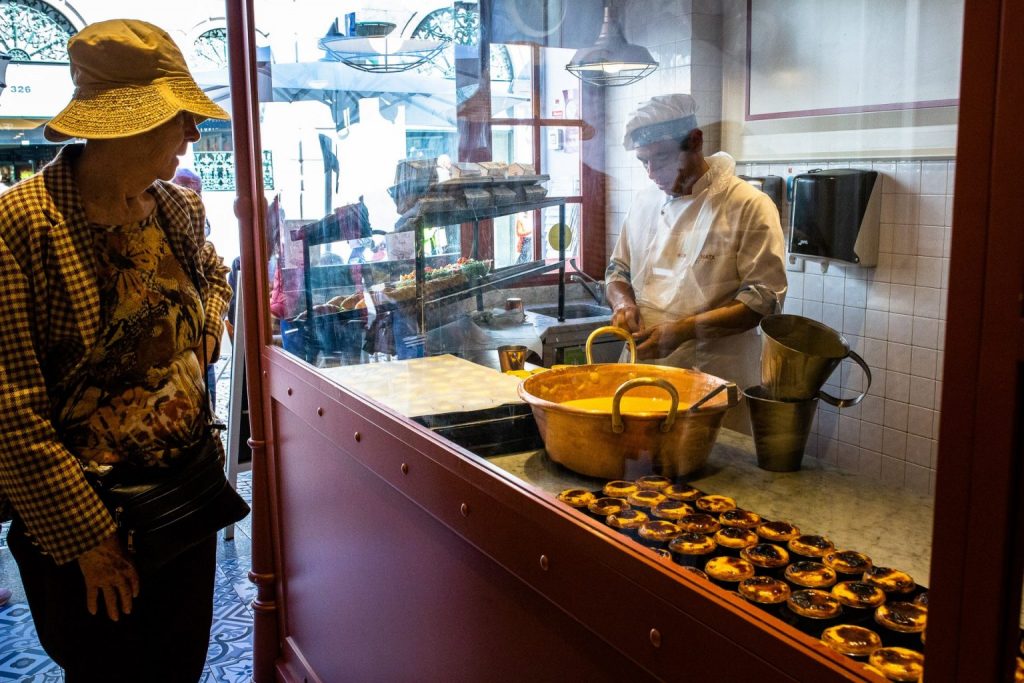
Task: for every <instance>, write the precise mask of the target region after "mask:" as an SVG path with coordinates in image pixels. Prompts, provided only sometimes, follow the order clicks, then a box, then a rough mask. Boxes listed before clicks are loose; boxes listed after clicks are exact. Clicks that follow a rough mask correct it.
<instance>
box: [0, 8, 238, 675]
mask: <svg viewBox="0 0 1024 683" xmlns="http://www.w3.org/2000/svg"><path fill="white" fill-rule="evenodd" d="M68 53H69V55H70V61H71V75H72V78H73V80H74V82H75V86H76V89H75V93H74V97H73V99H72V101H71V102H70V104H68V106H67V107H66V108H65V109H64V110H63V111H62V112H60V113H59V114H58V115H57V116H56V117H54V118H53V119H52V120H51V121H50V122H49V123H48V124H47V126H46V129H45V132H46V137H47V138H48V139H50V140H53V141H63V140H68V139H71V138H80V139H82V140H84V141H85V142H84V144H73V145H67V146H65V147H64V148H63V149H62V150H61V152H60V154H59V155H58V156H57V158H56V159H55V160H54V161H53V162H52V163H50V164H49V165H47V166H46V167H45V168H44V169H43V171H42V172H41V173H40V174H38V175H36V176H34V177H32V178H30V179H28V180H26V181H24V182H21V183H19V184H18V185H16V186H14V187H13V188H11V189H10V190H8V191H7V192H5V193H4V194H3V196H0V289H2V291H3V292H4V306H3V308H2V309H0V310H2V313H0V316H2V324H0V428H2V431H3V434H4V438H3V439H0V514H2V515H3V517H2V518H6V517H7V516H8V515H10V516H11V517H12V518H13V523H12V527H11V531H10V534H9V538H8V542H9V545H10V547H11V551H12V553H13V554H14V557H15V560H16V561H17V563H18V566H19V569H20V571H21V576H22V580H23V582H24V585H25V592H26V595H27V597H28V601H29V606H30V607H31V609H32V616H33V619H34V621H35V624H36V628H37V631H38V633H39V639H40V641H41V642H42V644H43V647H44V648H45V649H46V651H47V653H48V654H50V656H51V657H53V659H54V660H55V661H56V662H57V663H58V664H60V665H61V666H62V667H63V668H64V669H65V671H66V680H67V681H69V683H73V682H74V681H94V680H103V681H122V680H124V681H128V680H131V681H142V680H145V681H156V680H161V681H162V680H167V681H196V680H198V679H199V677H200V676H201V675H202V671H203V665H204V662H205V659H206V650H207V644H208V641H209V631H210V623H211V618H212V603H213V579H214V571H215V551H216V545H215V537H214V535H212V534H211V535H210V536H209V537H208V538H207V539H206V540H205V541H203V542H202V543H200V544H199V545H196V546H193V547H192V548H191V549H189V550H187V551H185V553H184V554H182V555H179V556H178V557H177V558H176V559H174V560H172V561H171V562H170V563H168V564H165V565H163V566H162V567H160V568H159V569H153V570H148V569H147V570H137V569H136V567H135V566H134V564H133V562H132V559H131V557H130V556H129V555H128V554H127V553H126V550H125V548H124V547H122V544H121V542H120V541H119V539H118V536H117V535H116V533H115V532H116V527H115V523H114V520H113V519H112V517H111V514H110V513H109V512H108V511H107V509H106V508H105V507H104V505H103V503H102V502H101V500H100V498H99V497H98V496H97V494H96V493H95V491H94V489H93V488H91V487H90V484H89V483H88V481H87V478H86V472H88V471H90V470H102V469H104V468H109V467H117V466H119V465H122V464H126V465H130V466H133V467H140V468H141V467H163V466H166V465H168V464H169V461H172V460H174V459H175V458H176V457H178V456H179V455H181V454H183V453H187V452H189V451H188V446H189V445H190V444H194V443H195V440H196V438H197V437H198V436H199V435H200V434H202V433H204V426H205V421H206V418H207V414H206V412H205V410H204V407H203V403H204V400H205V392H204V388H203V364H204V358H205V360H207V361H212V360H213V359H215V358H216V356H217V354H218V351H219V349H218V343H219V340H220V337H221V325H222V318H223V312H224V309H225V307H226V305H227V301H228V299H229V297H230V295H231V292H230V289H229V288H228V286H227V282H226V280H225V273H226V272H227V269H226V268H224V267H223V264H222V263H220V260H219V259H218V258H216V256H215V254H214V255H212V256H208V257H205V258H204V257H203V256H202V254H201V251H200V247H201V246H202V244H203V226H204V218H205V217H204V211H203V206H202V204H201V202H200V200H199V197H198V196H197V195H196V194H195V193H194V192H192V191H190V190H187V189H184V188H181V187H178V186H176V185H173V184H171V183H169V182H166V181H167V180H168V179H170V178H171V177H172V176H173V175H174V171H175V168H176V166H177V163H178V162H177V158H178V156H179V155H181V154H183V153H184V152H185V150H186V148H187V146H188V144H189V143H191V142H195V141H196V140H198V139H199V132H198V130H197V128H196V124H197V123H198V122H199V121H202V120H204V119H206V118H218V119H225V118H227V114H226V112H224V110H223V109H221V108H220V107H219V106H217V105H216V104H214V103H213V102H212V101H210V100H209V98H207V97H206V95H205V94H203V92H202V91H201V90H200V89H199V87H198V86H197V85H196V83H195V81H194V80H193V79H192V77H191V75H190V74H189V72H188V68H187V67H186V65H185V60H184V58H183V57H182V55H181V52H180V51H179V50H178V48H177V47H176V46H175V44H174V42H173V41H172V40H171V38H170V36H168V35H167V33H165V32H164V31H162V30H161V29H159V28H157V27H155V26H152V25H150V24H147V23H144V22H141V21H130V20H116V21H105V22H101V23H97V24H93V25H91V26H87V27H85V28H84V29H82V30H81V31H80V32H79V33H78V34H77V35H75V36H74V37H73V38H72V39H71V40H70V42H69V43H68ZM211 253H212V252H211ZM147 572H149V573H147Z"/></svg>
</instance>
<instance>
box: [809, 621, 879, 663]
mask: <svg viewBox="0 0 1024 683" xmlns="http://www.w3.org/2000/svg"><path fill="white" fill-rule="evenodd" d="M821 642H823V643H825V645H827V646H828V648H829V649H831V650H833V651H835V652H838V653H839V654H841V655H847V656H849V657H867V656H868V655H869V654H871V653H872V652H874V651H875V650H877V649H878V648H880V647H882V639H881V638H880V637H879V636H878V634H877V633H875V632H874V631H872V630H871V629H869V628H864V627H863V626H853V625H851V624H837V625H836V626H829V627H828V628H827V629H825V630H824V631H823V632H822V634H821Z"/></svg>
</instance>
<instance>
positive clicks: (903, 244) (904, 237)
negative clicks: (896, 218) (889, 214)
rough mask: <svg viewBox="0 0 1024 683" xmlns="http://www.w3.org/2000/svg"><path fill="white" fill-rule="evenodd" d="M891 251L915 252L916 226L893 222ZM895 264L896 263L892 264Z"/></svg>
mask: <svg viewBox="0 0 1024 683" xmlns="http://www.w3.org/2000/svg"><path fill="white" fill-rule="evenodd" d="M892 253H894V254H911V255H913V254H916V253H917V226H916V225H902V224H899V223H897V224H895V225H893V226H892ZM894 265H896V264H894Z"/></svg>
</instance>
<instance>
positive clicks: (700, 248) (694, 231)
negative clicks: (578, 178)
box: [606, 152, 787, 431]
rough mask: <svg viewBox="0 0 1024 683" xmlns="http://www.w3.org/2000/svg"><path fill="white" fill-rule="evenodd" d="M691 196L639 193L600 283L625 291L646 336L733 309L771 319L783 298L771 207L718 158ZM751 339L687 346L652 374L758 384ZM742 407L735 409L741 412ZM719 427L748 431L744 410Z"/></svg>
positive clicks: (753, 334)
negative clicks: (673, 372) (737, 305)
mask: <svg viewBox="0 0 1024 683" xmlns="http://www.w3.org/2000/svg"><path fill="white" fill-rule="evenodd" d="M706 161H707V162H708V165H709V167H710V168H709V170H708V172H707V173H705V174H704V175H703V176H702V177H701V178H700V179H699V180H698V181H697V183H696V184H695V185H694V187H693V190H692V193H691V194H689V195H685V196H681V197H674V198H673V197H671V196H668V195H666V194H665V193H663V192H662V191H661V190H659V189H657V188H651V189H650V190H644V191H642V192H640V193H638V195H637V197H636V199H635V200H634V202H633V204H632V206H631V207H630V211H629V214H628V215H627V216H626V220H625V222H624V223H623V225H622V232H621V234H620V235H619V239H618V242H617V243H616V245H615V250H614V252H613V253H612V258H611V265H610V266H609V268H608V272H607V275H606V280H607V281H608V282H615V281H621V282H627V283H628V284H629V285H630V286H631V287H632V288H633V292H634V294H635V296H636V300H637V305H638V307H639V309H640V316H641V318H642V320H643V324H644V326H645V327H651V326H654V325H657V324H659V323H662V322H666V321H669V320H679V319H680V318H684V317H688V316H691V315H695V314H697V313H702V312H704V311H707V310H710V309H713V308H717V307H719V306H724V305H726V304H729V303H730V302H732V301H733V300H736V301H740V302H742V303H744V304H746V305H747V306H749V307H750V308H751V309H752V310H754V311H756V312H758V313H760V314H762V315H770V314H772V313H778V312H781V310H782V302H783V299H784V297H785V295H786V288H787V285H786V268H785V261H784V258H785V249H784V246H783V236H782V226H781V225H780V222H779V212H778V210H777V209H776V207H775V204H774V203H773V202H772V200H771V199H770V198H769V197H768V195H766V194H764V193H763V192H761V191H760V190H757V189H755V188H754V187H753V186H751V185H750V184H748V183H746V182H744V181H743V180H740V179H739V178H737V177H736V175H735V167H736V164H735V161H734V160H733V159H732V157H730V156H729V155H728V154H725V153H724V152H719V153H718V154H715V155H713V156H710V157H707V159H706ZM760 353H761V345H760V338H759V336H758V331H757V329H756V328H755V329H751V330H747V331H745V332H742V333H740V334H736V335H732V336H729V337H720V338H717V339H699V338H698V339H695V340H691V341H689V342H686V343H685V344H683V345H682V346H680V347H679V348H678V349H676V350H675V351H673V352H672V353H671V354H669V355H668V356H666V357H664V358H659V359H656V360H653V361H649V362H652V363H656V364H659V365H672V366H675V367H688V368H695V369H697V370H700V371H702V372H706V373H709V374H712V375H715V376H717V377H721V378H723V379H728V380H730V381H732V382H735V383H736V384H737V386H738V387H739V389H740V390H743V389H746V388H747V387H750V386H754V385H757V384H760V381H761V378H760ZM741 404H742V402H741ZM730 412H731V413H732V414H734V415H732V416H731V419H730V420H729V421H728V423H727V424H729V426H731V427H733V428H737V429H742V431H749V425H748V424H747V418H746V414H745V411H744V410H740V411H737V410H733V411H730Z"/></svg>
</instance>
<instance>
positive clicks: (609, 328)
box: [587, 325, 636, 365]
mask: <svg viewBox="0 0 1024 683" xmlns="http://www.w3.org/2000/svg"><path fill="white" fill-rule="evenodd" d="M602 334H614V335H615V336H616V337H622V338H623V339H625V340H626V344H628V345H629V362H630V363H635V362H636V342H634V341H633V335H631V334H630V333H629V332H627V331H626V330H624V329H622V328H621V327H615V326H614V325H606V326H605V327H599V328H597V329H596V330H594V331H593V332H591V333H590V336H589V337H587V365H592V364H593V363H594V360H593V358H592V357H591V355H590V347H591V346H592V345H593V343H594V340H595V339H597V338H598V337H600V336H601V335H602Z"/></svg>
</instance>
